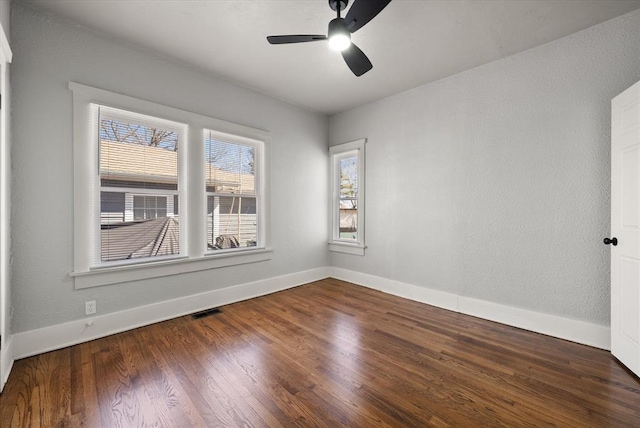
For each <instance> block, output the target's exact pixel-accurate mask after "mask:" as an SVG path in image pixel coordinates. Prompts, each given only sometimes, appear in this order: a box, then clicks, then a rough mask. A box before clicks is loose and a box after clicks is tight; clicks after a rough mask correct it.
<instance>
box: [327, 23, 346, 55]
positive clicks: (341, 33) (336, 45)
mask: <svg viewBox="0 0 640 428" xmlns="http://www.w3.org/2000/svg"><path fill="white" fill-rule="evenodd" d="M343 21H344V19H342V18H336V19H334V20H333V21H331V22H330V23H329V32H328V33H329V47H330V48H331V49H333V50H334V51H340V52H342V51H344V50H345V49H347V48H349V46H351V33H350V32H349V30H347V27H345V25H344V22H343Z"/></svg>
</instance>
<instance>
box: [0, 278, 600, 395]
mask: <svg viewBox="0 0 640 428" xmlns="http://www.w3.org/2000/svg"><path fill="white" fill-rule="evenodd" d="M328 277H333V278H336V279H341V280H343V281H348V282H351V283H354V284H358V285H361V286H364V287H368V288H372V289H375V290H379V291H382V292H384V293H388V294H392V295H395V296H399V297H403V298H406V299H410V300H414V301H417V302H421V303H426V304H429V305H432V306H437V307H440V308H444V309H448V310H451V311H455V312H460V313H463V314H467V315H472V316H475V317H478V318H483V319H487V320H491V321H495V322H499V323H502V324H507V325H511V326H514V327H518V328H522V329H525V330H530V331H534V332H537V333H542V334H546V335H549V336H554V337H558V338H561V339H566V340H570V341H572V342H577V343H582V344H585V345H589V346H593V347H596V348H601V349H606V350H609V349H610V329H609V327H605V326H600V325H596V324H591V323H587V322H583V321H576V320H571V319H568V318H563V317H559V316H555V315H548V314H544V313H540V312H534V311H530V310H526V309H520V308H515V307H511V306H506V305H501V304H498V303H493V302H488V301H484V300H478V299H473V298H470V297H464V296H458V295H456V294H453V293H447V292H444V291H439V290H433V289H429V288H426V287H420V286H417V285H412V284H407V283H403V282H399V281H395V280H390V279H387V278H382V277H379V276H375V275H368V274H364V273H361V272H356V271H351V270H347V269H341V268H336V267H325V268H317V269H311V270H307V271H303V272H298V273H294V274H289V275H283V276H280V277H275V278H269V279H265V280H260V281H255V282H251V283H246V284H241V285H237V286H233V287H228V288H223V289H220V290H213V291H207V292H205V293H200V294H196V295H192V296H186V297H181V298H178V299H174V300H169V301H164V302H159V303H153V304H150V305H146V306H140V307H136V308H132V309H127V310H124V311H119V312H113V313H110V314H105V315H100V316H96V317H92V318H84V319H81V320H75V321H71V322H68V323H64V324H57V325H53V326H48V327H43V328H40V329H36V330H29V331H25V332H22V333H16V334H13V335H12V336H11V338H10V340H9V343H8V344H7V345H6V349H5V351H4V352H5V353H4V355H3V357H4V356H5V355H6V356H8V358H2V369H3V370H2V372H1V373H2V374H3V375H4V376H3V377H4V379H1V380H2V383H3V384H4V382H6V377H7V376H8V374H9V371H10V369H11V366H12V364H13V361H14V359H15V360H17V359H20V358H25V357H29V356H32V355H37V354H41V353H43V352H48V351H52V350H55V349H61V348H64V347H67V346H71V345H75V344H78V343H82V342H87V341H90V340H93V339H98V338H101V337H105V336H109V335H111V334H115V333H119V332H122V331H126V330H131V329H134V328H138V327H142V326H145V325H149V324H153V323H156V322H160V321H164V320H168V319H171V318H176V317H179V316H183V315H187V314H190V313H193V312H197V311H201V310H204V309H209V308H212V307H217V306H223V305H227V304H230V303H235V302H239V301H242V300H247V299H251V298H254V297H259V296H263V295H265V294H271V293H275V292H277V291H281V290H286V289H288V288H293V287H297V286H299V285H303V284H307V283H309V282H313V281H318V280H321V279H324V278H328ZM88 324H90V325H88Z"/></svg>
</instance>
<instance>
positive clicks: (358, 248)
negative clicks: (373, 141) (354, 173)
mask: <svg viewBox="0 0 640 428" xmlns="http://www.w3.org/2000/svg"><path fill="white" fill-rule="evenodd" d="M366 143H367V140H366V139H360V140H356V141H351V142H349V143H344V144H339V145H336V146H332V147H330V148H329V158H330V162H329V163H330V168H331V173H330V177H331V186H330V189H331V203H330V204H329V206H330V209H331V213H330V215H329V219H330V221H331V227H330V232H331V236H330V237H329V251H334V252H339V253H347V254H353V255H359V256H363V255H364V251H365V249H366V248H367V247H366V245H365V145H366ZM353 155H356V156H357V158H358V199H357V207H358V214H357V215H358V229H357V237H358V239H357V240H355V241H354V240H352V239H349V240H347V239H341V238H340V160H341V159H344V158H347V157H351V156H353Z"/></svg>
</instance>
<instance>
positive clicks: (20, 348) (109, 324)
mask: <svg viewBox="0 0 640 428" xmlns="http://www.w3.org/2000/svg"><path fill="white" fill-rule="evenodd" d="M328 276H329V275H328V270H327V268H317V269H311V270H307V271H303V272H297V273H294V274H289V275H283V276H279V277H275V278H269V279H265V280H260V281H255V282H250V283H246V284H241V285H236V286H233V287H228V288H223V289H220V290H212V291H207V292H204V293H199V294H195V295H192V296H186V297H181V298H178V299H174V300H169V301H164V302H159V303H153V304H150V305H145V306H140V307H136V308H132V309H127V310H124V311H119V312H113V313H109V314H105V315H100V316H96V317H92V318H84V319H81V320H75V321H71V322H67V323H64V324H57V325H52V326H49V327H43V328H40V329H36V330H29V331H25V332H22V333H16V334H14V335H13V357H14V358H15V359H16V360H17V359H20V358H25V357H29V356H32V355H37V354H41V353H43V352H48V351H52V350H55V349H61V348H65V347H67V346H71V345H76V344H78V343H82V342H88V341H90V340H93V339H98V338H100V337H105V336H109V335H111V334H115V333H119V332H122V331H126V330H131V329H134V328H138V327H142V326H145V325H149V324H154V323H157V322H160V321H164V320H168V319H171V318H176V317H180V316H183V315H187V314H191V313H194V312H198V311H201V310H205V309H209V308H214V307H218V306H223V305H228V304H230V303H235V302H239V301H241V300H247V299H252V298H254V297H259V296H263V295H265V294H271V293H275V292H277V291H281V290H286V289H288V288H293V287H297V286H299V285H303V284H307V283H309V282H313V281H318V280H320V279H324V278H327V277H328ZM88 323H90V325H87V324H88Z"/></svg>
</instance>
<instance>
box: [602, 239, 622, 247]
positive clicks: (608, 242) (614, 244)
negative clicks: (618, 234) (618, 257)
mask: <svg viewBox="0 0 640 428" xmlns="http://www.w3.org/2000/svg"><path fill="white" fill-rule="evenodd" d="M602 242H604V243H605V244H607V245H609V244H611V245H613V246H614V247H615V246H616V245H618V238H611V239H609V238H604V241H602Z"/></svg>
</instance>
